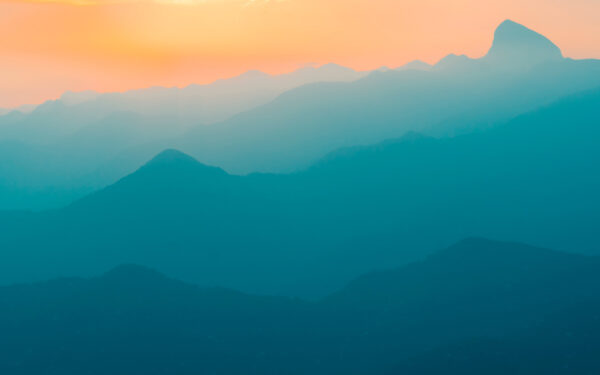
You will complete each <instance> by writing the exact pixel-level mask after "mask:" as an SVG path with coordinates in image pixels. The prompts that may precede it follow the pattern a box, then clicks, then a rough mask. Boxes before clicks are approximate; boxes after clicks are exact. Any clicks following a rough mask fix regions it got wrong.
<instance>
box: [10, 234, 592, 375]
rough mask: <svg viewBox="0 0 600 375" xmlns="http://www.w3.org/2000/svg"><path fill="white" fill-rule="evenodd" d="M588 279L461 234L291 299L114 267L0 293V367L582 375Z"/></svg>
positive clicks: (548, 257)
mask: <svg viewBox="0 0 600 375" xmlns="http://www.w3.org/2000/svg"><path fill="white" fill-rule="evenodd" d="M532 271H534V272H532ZM599 271H600V262H599V260H598V259H597V258H595V257H593V258H592V257H584V256H578V255H569V254H564V253H559V252H554V251H550V250H544V249H539V248H534V247H530V246H525V245H520V244H515V243H500V242H494V241H487V240H483V239H475V238H473V239H469V240H465V241H461V242H459V243H457V244H455V245H453V246H451V247H450V248H448V249H446V250H444V251H442V252H438V253H435V254H434V255H432V256H431V257H430V258H428V259H426V260H424V261H422V262H418V263H414V264H411V265H407V266H405V267H402V268H398V269H394V270H389V271H385V272H379V273H372V274H368V275H365V276H363V277H361V278H359V279H357V280H355V281H353V282H352V283H351V284H350V285H348V286H347V287H346V288H344V289H342V290H341V291H340V292H338V293H336V294H334V295H332V296H330V297H328V298H325V299H323V300H320V301H317V302H303V301H300V300H290V299H286V298H273V297H259V296H253V295H247V294H242V293H238V292H235V291H231V290H227V289H221V288H200V287H197V286H193V285H189V284H185V283H182V282H180V281H176V280H173V279H171V278H168V277H165V276H163V275H162V274H160V273H158V272H156V271H154V270H151V269H147V268H144V267H140V266H135V265H125V266H120V267H117V268H116V269H113V270H112V271H110V272H108V273H105V274H103V275H102V276H100V277H94V278H91V279H72V278H69V279H58V280H54V281H50V282H44V283H37V284H24V285H13V286H8V287H0V301H2V306H3V308H2V309H0V328H1V329H2V332H3V334H2V335H1V336H0V348H2V350H0V371H2V372H3V373H10V374H15V375H24V374H34V373H44V374H49V375H52V374H61V375H70V374H80V373H82V372H85V373H90V374H98V375H100V374H164V373H178V374H197V373H226V374H282V373H285V374H365V373H370V374H382V375H383V374H400V373H402V374H404V373H406V374H437V373H440V371H441V372H443V373H448V374H477V373H482V372H484V373H490V374H501V373H506V372H503V371H516V373H520V374H531V373H545V371H548V372H547V373H551V374H572V373H573V372H572V371H576V373H585V374H590V373H595V372H597V371H598V370H599V369H600V364H599V363H598V361H597V360H596V359H595V358H596V356H595V354H596V353H595V351H594V350H593V348H595V347H597V345H598V335H597V333H598V329H599V328H600V326H599V325H598V320H597V315H598V313H600V301H599V300H598V288H599V287H600V277H599V276H598V275H600V272H599Z"/></svg>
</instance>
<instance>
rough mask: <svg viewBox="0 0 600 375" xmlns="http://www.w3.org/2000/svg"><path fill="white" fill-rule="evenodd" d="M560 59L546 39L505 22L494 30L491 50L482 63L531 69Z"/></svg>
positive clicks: (556, 50) (557, 50)
mask: <svg viewBox="0 0 600 375" xmlns="http://www.w3.org/2000/svg"><path fill="white" fill-rule="evenodd" d="M562 59H563V56H562V52H561V51H560V49H559V48H558V47H557V46H556V45H555V44H554V43H552V42H551V41H550V40H549V39H548V38H546V37H545V36H543V35H540V34H538V33H536V32H535V31H533V30H530V29H528V28H526V27H525V26H523V25H520V24H518V23H515V22H513V21H511V20H507V21H504V22H503V23H502V24H501V25H500V26H498V28H497V29H496V32H495V34H494V43H493V44H492V48H491V49H490V50H489V52H488V53H487V55H485V57H484V58H483V59H482V61H483V62H484V63H487V64H491V65H494V66H502V67H503V68H507V69H514V68H523V67H530V68H531V67H534V66H536V65H539V64H543V63H547V62H551V61H560V60H562Z"/></svg>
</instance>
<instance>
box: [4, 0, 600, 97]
mask: <svg viewBox="0 0 600 375" xmlns="http://www.w3.org/2000/svg"><path fill="white" fill-rule="evenodd" d="M599 14H600V0H28V1H20V0H8V1H6V0H0V107H15V106H18V105H22V104H37V103H40V102H43V101H45V100H47V99H55V98H57V97H59V96H60V95H61V94H62V93H63V92H64V91H67V90H70V91H82V90H96V91H101V92H106V91H125V90H128V89H135V88H143V87H150V86H179V87H182V86H186V85H188V84H191V83H209V82H212V81H214V80H216V79H219V78H227V77H232V76H235V75H238V74H241V73H243V72H245V71H247V70H252V69H258V70H262V71H265V72H268V73H272V74H278V73H284V72H289V71H292V70H295V69H297V68H300V67H302V66H305V65H307V64H325V63H329V62H335V63H338V64H342V65H345V66H349V67H352V68H354V69H357V70H370V69H375V68H378V67H380V66H384V65H385V66H389V67H397V66H400V65H403V64H404V63H406V62H409V61H411V60H415V59H420V60H423V61H426V62H429V63H435V62H436V61H438V60H439V59H440V58H442V57H443V56H445V55H447V54H449V53H457V54H463V53H464V54H467V55H469V56H471V57H480V56H482V55H483V54H485V52H486V51H487V49H488V48H489V47H490V45H491V42H492V37H493V31H494V29H495V28H496V26H497V25H498V24H499V23H500V22H502V21H503V20H505V19H512V20H514V21H516V22H519V23H522V24H524V25H525V26H527V27H530V28H532V29H534V30H536V31H538V32H540V33H542V34H544V35H545V36H547V37H549V38H550V39H551V40H552V41H554V42H555V43H556V44H557V45H558V46H559V47H561V49H562V50H563V53H564V54H565V55H566V56H568V57H573V58H600V22H598V15H599Z"/></svg>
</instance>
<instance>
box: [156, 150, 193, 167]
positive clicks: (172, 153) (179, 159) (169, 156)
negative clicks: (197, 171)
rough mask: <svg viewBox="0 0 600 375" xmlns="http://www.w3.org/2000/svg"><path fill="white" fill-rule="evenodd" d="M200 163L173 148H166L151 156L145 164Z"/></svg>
mask: <svg viewBox="0 0 600 375" xmlns="http://www.w3.org/2000/svg"><path fill="white" fill-rule="evenodd" d="M173 163H176V164H180V163H186V164H200V163H199V162H198V161H197V160H196V159H194V158H193V157H191V156H189V155H188V154H184V153H183V152H181V151H179V150H175V149H167V150H164V151H162V152H160V153H159V154H158V155H156V156H155V157H154V158H152V159H151V160H150V161H149V162H148V163H147V164H146V165H159V164H173Z"/></svg>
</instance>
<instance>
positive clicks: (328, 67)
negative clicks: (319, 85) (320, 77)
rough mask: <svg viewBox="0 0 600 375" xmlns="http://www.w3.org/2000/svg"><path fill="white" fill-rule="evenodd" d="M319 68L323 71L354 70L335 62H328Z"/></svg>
mask: <svg viewBox="0 0 600 375" xmlns="http://www.w3.org/2000/svg"><path fill="white" fill-rule="evenodd" d="M317 69H318V70H321V71H328V72H352V71H354V70H353V69H350V68H348V67H345V66H342V65H339V64H335V63H328V64H324V65H321V66H320V67H318V68H317Z"/></svg>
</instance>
